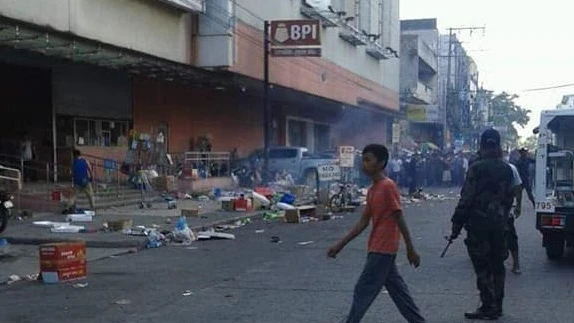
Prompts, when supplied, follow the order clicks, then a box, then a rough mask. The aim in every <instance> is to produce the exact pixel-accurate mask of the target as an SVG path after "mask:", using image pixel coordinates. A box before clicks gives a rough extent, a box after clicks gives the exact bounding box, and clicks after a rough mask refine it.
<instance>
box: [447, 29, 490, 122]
mask: <svg viewBox="0 0 574 323" xmlns="http://www.w3.org/2000/svg"><path fill="white" fill-rule="evenodd" d="M463 30H468V31H470V33H471V34H472V32H473V31H475V30H482V32H484V31H485V30H486V27H473V26H470V27H456V28H448V53H447V55H446V56H447V59H448V62H447V75H446V109H445V110H446V111H445V114H446V115H449V113H448V111H450V112H451V113H450V115H451V116H452V115H453V113H452V112H453V111H452V108H451V103H452V102H451V101H452V99H451V96H452V94H453V93H454V91H453V90H452V89H451V86H450V78H451V75H450V74H451V70H452V58H453V53H452V46H453V35H454V31H463ZM456 57H460V55H456ZM457 74H458V73H457ZM457 106H458V105H457ZM457 119H458V118H457ZM451 120H452V117H451ZM447 121H448V120H447ZM445 127H446V125H445ZM445 131H446V129H445Z"/></svg>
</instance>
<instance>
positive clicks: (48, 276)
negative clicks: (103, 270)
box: [40, 264, 88, 284]
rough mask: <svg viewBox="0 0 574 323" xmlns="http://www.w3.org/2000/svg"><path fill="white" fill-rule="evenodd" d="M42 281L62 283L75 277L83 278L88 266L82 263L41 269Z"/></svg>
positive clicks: (75, 278) (86, 273)
mask: <svg viewBox="0 0 574 323" xmlns="http://www.w3.org/2000/svg"><path fill="white" fill-rule="evenodd" d="M40 274H41V275H42V281H43V282H44V283H48V284H53V283H62V282H68V281H72V280H77V279H84V278H86V276H87V275H88V268H87V266H86V265H85V264H84V265H78V266H70V267H64V268H59V269H57V270H54V271H41V272H40Z"/></svg>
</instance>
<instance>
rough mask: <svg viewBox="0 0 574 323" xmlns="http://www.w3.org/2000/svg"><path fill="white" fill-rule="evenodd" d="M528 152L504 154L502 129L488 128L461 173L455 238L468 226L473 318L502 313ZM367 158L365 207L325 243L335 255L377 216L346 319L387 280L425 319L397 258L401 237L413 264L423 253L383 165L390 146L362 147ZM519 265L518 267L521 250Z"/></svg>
mask: <svg viewBox="0 0 574 323" xmlns="http://www.w3.org/2000/svg"><path fill="white" fill-rule="evenodd" d="M527 153H528V152H527V151H526V150H522V151H521V152H520V155H521V156H520V158H519V159H518V160H512V161H513V162H514V163H515V164H516V166H514V164H511V163H510V162H509V161H510V159H508V160H507V159H505V158H504V156H503V151H502V147H501V137H500V133H498V131H496V130H494V129H488V130H486V131H484V133H483V134H482V136H481V139H480V149H479V152H478V153H477V155H476V156H474V157H472V158H469V162H468V166H467V171H466V172H465V174H463V176H464V177H463V178H464V180H463V185H462V186H463V188H462V191H461V197H460V200H459V202H458V204H457V206H456V208H455V210H454V212H453V216H452V219H451V222H452V231H451V234H450V236H449V240H450V241H453V240H455V239H457V238H458V236H459V235H460V233H461V231H462V229H463V228H464V229H465V230H466V231H467V236H466V239H465V240H464V243H465V245H466V247H467V251H468V255H469V257H470V259H471V261H472V264H473V267H474V271H475V274H476V279H477V287H478V290H479V294H480V300H481V305H480V306H479V307H478V308H477V309H476V310H474V311H470V312H467V313H465V314H464V316H465V317H466V318H468V319H478V320H496V319H498V318H499V317H500V316H502V314H503V299H504V289H505V275H506V274H505V272H506V269H505V267H504V261H505V260H506V259H507V258H508V257H509V253H513V252H514V251H516V256H517V251H518V249H517V248H518V244H517V239H516V230H515V229H514V218H515V217H517V216H518V215H520V212H521V209H520V203H521V192H522V190H523V189H527V192H528V191H529V190H528V188H529V185H530V184H529V182H528V181H529V177H525V176H526V174H525V173H524V170H525V169H527V168H528V166H529V164H530V163H531V162H532V159H531V158H529V157H528V154H527ZM362 159H363V171H364V173H365V174H366V175H367V176H369V177H370V178H371V180H372V186H371V188H370V189H369V191H368V194H367V204H366V207H365V209H364V211H363V214H362V216H361V218H360V220H359V221H358V223H357V224H356V225H355V226H354V227H353V228H352V229H351V231H350V232H349V233H348V234H347V235H346V236H345V237H344V238H343V239H341V240H340V241H338V242H337V243H335V244H334V245H333V246H331V247H330V248H329V249H328V250H327V256H328V257H332V258H335V257H336V256H337V255H338V254H339V252H341V250H342V249H343V248H344V247H345V246H346V245H347V244H348V243H349V242H351V241H352V240H353V239H355V238H356V237H357V236H358V235H359V234H361V233H362V232H363V231H364V230H365V229H366V228H367V227H368V226H369V224H371V223H372V230H371V233H370V235H369V239H368V247H367V249H368V254H367V260H366V264H365V266H364V269H363V272H362V273H361V276H360V277H359V280H358V282H357V284H356V286H355V289H354V296H353V300H352V305H351V309H350V312H349V315H348V317H347V318H346V322H347V323H358V322H360V321H361V320H362V318H363V316H364V315H365V313H366V312H367V310H368V309H369V307H370V305H371V304H372V303H373V301H374V300H375V298H376V297H377V296H378V294H379V293H380V291H381V290H382V288H383V287H385V288H386V290H387V291H388V293H389V295H390V296H391V299H392V300H393V302H394V303H395V305H396V306H397V308H398V309H399V311H400V312H401V314H402V315H403V317H404V318H405V319H406V320H407V321H408V322H411V323H414V322H416V323H421V322H426V320H425V318H424V316H423V315H422V314H421V311H420V310H419V308H418V307H417V305H416V304H415V302H414V300H413V298H412V297H411V295H410V292H409V290H408V287H407V285H406V284H405V282H404V280H403V279H402V277H401V275H400V274H399V272H398V270H397V266H396V264H395V260H396V254H397V251H398V248H399V240H400V237H403V239H404V242H405V245H406V254H407V259H408V261H409V263H410V264H411V265H413V266H414V267H415V268H416V267H418V266H419V265H420V256H419V255H418V253H417V252H416V251H415V247H414V245H413V241H412V239H411V236H410V233H409V229H408V227H407V224H406V222H405V219H404V213H403V211H402V207H401V202H400V193H399V187H398V185H397V184H396V182H395V181H394V180H393V178H389V177H387V176H386V175H385V174H386V173H390V174H394V175H396V172H394V171H393V169H390V170H387V171H385V168H386V167H387V164H388V163H389V152H388V150H387V148H386V147H385V146H383V145H379V144H371V145H368V146H366V147H365V148H364V150H363V155H362ZM388 166H391V164H390V163H389V165H388ZM521 170H522V171H521ZM395 178H396V177H395ZM524 180H526V182H527V184H524V183H525V181H524ZM527 187H528V188H527ZM530 194H531V193H530ZM530 194H529V197H530ZM514 203H516V204H514ZM513 205H515V208H514V212H512V208H513ZM509 249H510V250H509ZM513 250H514V251H513ZM509 251H510V252H509ZM513 257H514V255H513ZM513 271H514V272H515V273H519V265H518V261H517V257H516V261H515V263H514V265H513Z"/></svg>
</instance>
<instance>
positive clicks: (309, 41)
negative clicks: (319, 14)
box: [270, 20, 321, 48]
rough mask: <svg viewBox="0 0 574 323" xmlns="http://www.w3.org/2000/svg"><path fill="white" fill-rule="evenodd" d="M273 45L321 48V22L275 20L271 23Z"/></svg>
mask: <svg viewBox="0 0 574 323" xmlns="http://www.w3.org/2000/svg"><path fill="white" fill-rule="evenodd" d="M270 36H271V45H272V46H273V47H276V48H283V47H285V46H321V23H320V22H319V20H275V21H272V22H271V35H270Z"/></svg>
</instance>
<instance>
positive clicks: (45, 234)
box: [0, 200, 262, 249]
mask: <svg viewBox="0 0 574 323" xmlns="http://www.w3.org/2000/svg"><path fill="white" fill-rule="evenodd" d="M192 208H198V209H199V210H200V212H199V217H188V218H187V223H188V225H189V227H190V228H191V229H192V230H201V229H203V228H209V227H213V226H216V225H221V224H227V223H233V222H236V221H238V220H241V219H244V218H248V217H256V216H260V215H261V214H262V212H259V211H256V212H227V211H221V210H220V209H219V203H218V202H215V201H208V202H198V201H192V200H180V201H178V207H177V209H173V210H168V208H167V203H166V202H161V203H159V202H158V203H155V204H154V205H153V206H152V208H150V209H139V208H138V207H137V206H126V207H121V208H112V209H107V210H101V211H98V212H97V215H96V216H95V217H94V220H93V222H77V223H74V224H77V225H82V226H85V228H86V229H87V230H88V231H95V232H93V233H92V232H90V233H53V232H51V231H50V229H49V228H46V227H41V226H36V225H34V224H33V222H35V221H54V222H65V218H66V216H65V215H62V214H36V215H34V218H32V219H27V220H25V221H23V222H17V221H16V220H12V221H11V222H10V223H9V224H8V228H7V229H6V231H4V233H2V234H0V238H4V239H7V240H8V242H9V243H11V244H33V245H38V244H42V243H49V242H62V241H72V240H84V241H86V245H87V247H90V248H138V249H140V248H144V247H145V244H146V243H147V237H145V236H133V235H127V234H124V233H122V232H121V231H120V232H103V231H100V229H101V228H102V227H103V224H104V222H109V221H116V220H127V219H131V220H132V221H133V226H134V227H135V226H145V227H156V228H157V229H158V230H159V231H162V230H167V231H171V230H173V229H174V227H175V223H176V222H177V219H178V218H179V217H180V216H181V209H192Z"/></svg>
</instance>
